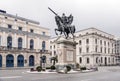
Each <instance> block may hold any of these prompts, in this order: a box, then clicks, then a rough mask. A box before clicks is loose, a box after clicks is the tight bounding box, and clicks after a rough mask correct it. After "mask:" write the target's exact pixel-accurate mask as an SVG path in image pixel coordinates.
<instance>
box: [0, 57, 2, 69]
mask: <svg viewBox="0 0 120 81" xmlns="http://www.w3.org/2000/svg"><path fill="white" fill-rule="evenodd" d="M0 67H2V55H0Z"/></svg>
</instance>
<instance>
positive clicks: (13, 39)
mask: <svg viewBox="0 0 120 81" xmlns="http://www.w3.org/2000/svg"><path fill="white" fill-rule="evenodd" d="M49 37H50V34H49V29H47V28H43V27H41V26H39V22H36V21H33V20H29V19H26V18H23V17H20V16H15V15H11V14H8V13H6V11H2V10H0V67H29V66H36V65H40V64H41V58H40V57H42V56H47V60H46V61H47V62H50V61H49V57H50V52H49V51H48V50H49V41H48V39H49ZM43 60H44V59H43ZM43 60H42V61H43Z"/></svg>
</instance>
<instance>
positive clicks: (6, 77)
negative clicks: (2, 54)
mask: <svg viewBox="0 0 120 81" xmlns="http://www.w3.org/2000/svg"><path fill="white" fill-rule="evenodd" d="M21 77H22V76H8V77H0V79H10V78H21Z"/></svg>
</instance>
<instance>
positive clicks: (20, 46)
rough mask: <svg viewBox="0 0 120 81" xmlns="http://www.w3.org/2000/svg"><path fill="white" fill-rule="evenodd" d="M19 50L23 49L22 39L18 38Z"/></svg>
mask: <svg viewBox="0 0 120 81" xmlns="http://www.w3.org/2000/svg"><path fill="white" fill-rule="evenodd" d="M18 49H22V38H18Z"/></svg>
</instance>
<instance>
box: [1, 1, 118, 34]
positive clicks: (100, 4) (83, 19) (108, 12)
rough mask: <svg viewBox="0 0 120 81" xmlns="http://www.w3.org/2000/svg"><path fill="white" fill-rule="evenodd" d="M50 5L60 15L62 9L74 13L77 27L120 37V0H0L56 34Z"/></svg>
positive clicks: (5, 8)
mask: <svg viewBox="0 0 120 81" xmlns="http://www.w3.org/2000/svg"><path fill="white" fill-rule="evenodd" d="M48 7H50V8H52V9H53V10H54V11H55V12H56V13H57V14H59V15H60V16H61V15H62V13H63V12H64V13H65V14H66V15H70V14H72V15H73V16H74V21H73V24H74V25H75V26H76V29H77V30H81V29H86V28H89V27H96V28H98V29H100V30H103V31H105V32H108V33H110V34H113V35H115V36H120V35H119V34H120V0H0V9H2V10H6V11H7V13H9V14H13V15H15V14H17V15H19V16H22V17H25V18H28V19H32V20H35V21H39V22H40V26H42V27H46V28H50V30H51V35H52V36H53V35H55V33H54V28H57V26H56V23H55V20H54V16H55V15H54V14H53V13H52V12H50V11H49V10H48Z"/></svg>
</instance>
